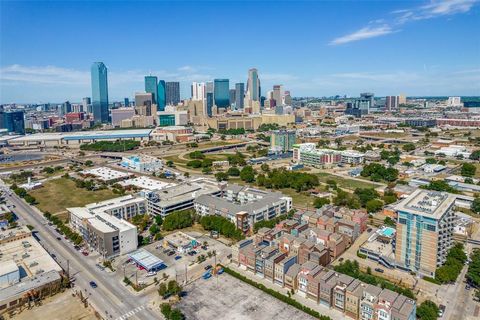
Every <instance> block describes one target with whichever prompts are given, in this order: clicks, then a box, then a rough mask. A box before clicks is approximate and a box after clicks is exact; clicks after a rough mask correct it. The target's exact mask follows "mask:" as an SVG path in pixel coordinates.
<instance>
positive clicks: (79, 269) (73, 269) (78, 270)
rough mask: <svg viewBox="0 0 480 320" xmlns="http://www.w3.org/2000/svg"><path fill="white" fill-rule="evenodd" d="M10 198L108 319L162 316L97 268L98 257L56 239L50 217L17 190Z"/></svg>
mask: <svg viewBox="0 0 480 320" xmlns="http://www.w3.org/2000/svg"><path fill="white" fill-rule="evenodd" d="M52 196H53V195H52ZM7 200H8V202H9V203H11V204H13V205H15V206H16V207H15V209H14V212H15V213H16V214H17V215H18V216H19V217H20V218H21V219H22V220H24V221H25V223H27V224H30V225H32V226H34V227H35V230H37V231H38V232H37V233H36V235H37V237H38V238H39V240H40V243H41V244H42V245H43V246H44V247H45V248H46V249H47V251H48V252H50V254H55V255H56V260H57V262H58V263H59V264H60V265H61V266H62V268H64V270H67V269H69V272H70V275H71V276H74V277H75V279H76V280H75V288H76V289H77V290H82V291H83V294H84V296H85V295H86V296H88V299H89V302H90V303H91V304H92V305H93V306H94V308H95V309H96V310H97V311H98V312H99V313H100V314H101V315H102V316H103V317H104V318H105V319H118V320H120V319H122V320H126V319H161V318H162V317H161V315H160V313H158V312H155V311H153V310H151V309H149V307H148V306H147V303H148V297H145V296H136V295H134V294H132V293H131V292H130V291H129V290H128V289H127V288H126V287H125V286H124V285H123V284H121V283H120V282H118V281H117V280H116V279H115V278H114V275H113V274H108V273H107V272H105V271H101V270H100V269H98V268H96V267H95V261H94V260H92V259H89V258H86V257H84V256H83V255H81V253H80V252H78V251H76V250H75V249H74V248H73V245H72V244H71V243H69V242H67V241H66V240H64V239H63V238H62V240H57V236H58V234H56V232H55V231H54V229H53V228H52V227H50V226H48V224H47V221H46V220H45V219H44V218H43V217H42V216H41V215H40V213H39V211H37V209H36V208H33V207H31V206H29V205H28V204H26V203H25V202H24V201H23V200H21V199H20V198H18V197H17V196H16V195H15V194H12V195H11V196H8V197H7ZM52 201H54V199H52ZM67 260H68V262H67ZM67 264H68V267H67ZM90 281H95V282H96V283H97V285H98V287H97V288H96V289H92V288H91V287H90V285H89V282H90Z"/></svg>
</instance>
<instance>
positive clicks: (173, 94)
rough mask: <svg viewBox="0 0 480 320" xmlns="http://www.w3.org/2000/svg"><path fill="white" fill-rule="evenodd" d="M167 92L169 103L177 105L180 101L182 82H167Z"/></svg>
mask: <svg viewBox="0 0 480 320" xmlns="http://www.w3.org/2000/svg"><path fill="white" fill-rule="evenodd" d="M165 93H166V94H165V96H166V100H167V101H166V102H167V104H168V105H177V104H178V103H179V102H180V82H167V83H166V88H165ZM161 111H162V110H161Z"/></svg>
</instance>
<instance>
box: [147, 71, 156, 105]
mask: <svg viewBox="0 0 480 320" xmlns="http://www.w3.org/2000/svg"><path fill="white" fill-rule="evenodd" d="M157 81H158V80H157V77H155V76H146V77H145V92H147V93H151V94H152V103H153V104H157V101H158V87H157Z"/></svg>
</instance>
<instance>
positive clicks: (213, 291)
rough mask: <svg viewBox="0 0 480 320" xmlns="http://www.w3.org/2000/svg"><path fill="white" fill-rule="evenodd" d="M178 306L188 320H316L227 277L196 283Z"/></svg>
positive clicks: (190, 287)
mask: <svg viewBox="0 0 480 320" xmlns="http://www.w3.org/2000/svg"><path fill="white" fill-rule="evenodd" d="M185 289H186V291H187V292H188V295H187V296H186V297H184V298H183V299H182V300H181V302H180V303H179V304H178V307H179V308H180V309H181V310H182V311H183V313H184V314H185V316H186V318H187V319H198V320H207V319H209V320H210V319H228V320H246V319H255V320H271V319H276V320H292V319H295V320H313V319H315V318H313V317H311V316H309V315H307V314H306V313H304V312H302V311H300V310H298V309H296V308H294V307H292V306H289V305H288V304H286V303H283V302H281V301H279V300H277V299H275V298H274V297H272V296H270V295H268V294H266V293H263V292H262V291H260V290H258V289H256V288H254V287H252V286H250V285H248V284H246V283H244V282H242V281H240V280H238V279H236V278H233V277H231V276H229V275H227V274H225V273H224V274H222V275H220V276H219V277H218V281H217V279H215V278H214V277H212V278H210V279H208V280H203V279H202V278H200V279H199V280H197V281H195V282H193V283H192V284H190V285H188V286H187V287H186V288H185Z"/></svg>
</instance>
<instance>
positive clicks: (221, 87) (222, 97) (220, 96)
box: [213, 79, 230, 108]
mask: <svg viewBox="0 0 480 320" xmlns="http://www.w3.org/2000/svg"><path fill="white" fill-rule="evenodd" d="M229 90H230V81H229V80H228V79H215V80H213V92H214V93H213V98H214V100H215V105H216V106H217V108H227V107H228V106H229V105H230V91H229Z"/></svg>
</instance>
